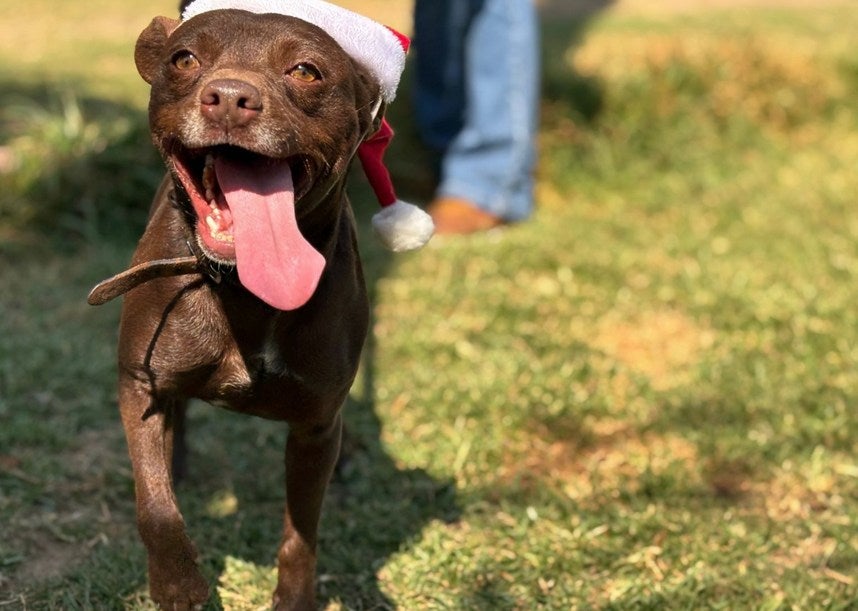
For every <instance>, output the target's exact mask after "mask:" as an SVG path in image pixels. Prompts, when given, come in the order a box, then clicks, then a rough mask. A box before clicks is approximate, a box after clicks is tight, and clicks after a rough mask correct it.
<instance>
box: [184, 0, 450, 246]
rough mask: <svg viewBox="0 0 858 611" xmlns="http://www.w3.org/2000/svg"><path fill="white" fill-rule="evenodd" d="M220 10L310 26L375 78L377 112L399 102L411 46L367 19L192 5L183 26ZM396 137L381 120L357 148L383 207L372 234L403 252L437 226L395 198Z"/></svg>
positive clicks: (268, 7) (308, 3)
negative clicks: (391, 162)
mask: <svg viewBox="0 0 858 611" xmlns="http://www.w3.org/2000/svg"><path fill="white" fill-rule="evenodd" d="M219 9H240V10H244V11H249V12H251V13H275V14H280V15H287V16H290V17H297V18H298V19H303V20H304V21H307V22H309V23H312V24H313V25H315V26H318V27H319V28H321V29H322V30H324V31H325V32H326V33H327V34H328V35H329V36H331V38H333V39H334V40H336V41H337V43H339V45H340V46H341V47H342V48H343V50H344V51H345V52H346V53H348V54H349V55H350V56H351V57H352V58H353V59H354V60H355V61H356V62H358V63H359V64H360V65H362V66H363V67H364V68H366V69H367V70H368V71H369V73H370V74H371V75H372V76H373V77H375V79H376V81H377V82H378V84H379V87H380V94H381V98H380V99H379V101H378V103H377V104H376V108H378V107H379V106H380V105H381V102H382V101H383V102H385V103H390V102H392V101H393V99H394V98H395V97H396V88H397V86H398V85H399V79H400V77H401V76H402V71H403V70H404V68H405V55H406V53H407V52H408V47H409V44H410V41H409V40H408V37H406V36H404V35H403V34H400V33H399V32H396V31H395V30H393V29H391V28H388V27H386V26H384V25H382V24H380V23H378V22H376V21H373V20H372V19H370V18H369V17H365V16H364V15H360V14H358V13H355V12H353V11H350V10H348V9H345V8H343V7H341V6H337V5H335V4H331V3H329V2H324V1H323V0H194V1H193V2H191V3H190V4H189V5H188V6H187V7H186V8H185V10H184V12H183V13H182V20H183V21H187V20H188V19H191V18H192V17H194V16H196V15H199V14H200V13H206V12H208V11H214V10H219ZM392 137H393V130H392V129H391V127H390V125H389V124H388V123H387V121H386V120H384V119H382V122H381V128H380V129H379V130H378V132H376V133H375V134H373V135H372V136H370V137H369V138H368V139H367V140H366V141H365V142H364V143H363V144H361V145H360V147H359V148H358V157H359V158H360V161H361V165H362V166H363V169H364V172H365V173H366V175H367V178H368V180H369V183H370V186H371V187H372V189H373V191H374V192H375V194H376V197H377V198H378V201H379V204H380V205H381V206H382V209H381V211H380V212H378V213H377V214H375V215H374V216H373V217H372V226H373V229H374V230H375V233H376V235H377V236H378V238H379V240H380V241H381V242H382V244H384V246H385V247H387V248H388V249H390V250H393V251H395V252H401V251H406V250H413V249H415V248H420V247H421V246H423V245H424V244H425V243H426V242H428V241H429V238H431V237H432V233H433V232H434V231H435V226H434V224H433V222H432V218H431V217H430V216H429V215H428V214H426V212H424V211H423V210H421V209H420V208H418V207H417V206H415V205H413V204H409V203H407V202H404V201H402V200H400V199H398V198H397V197H396V193H395V191H394V188H393V183H392V181H391V179H390V174H389V173H388V171H387V168H386V167H385V165H384V153H385V150H386V149H387V145H388V144H389V143H390V140H391V138H392Z"/></svg>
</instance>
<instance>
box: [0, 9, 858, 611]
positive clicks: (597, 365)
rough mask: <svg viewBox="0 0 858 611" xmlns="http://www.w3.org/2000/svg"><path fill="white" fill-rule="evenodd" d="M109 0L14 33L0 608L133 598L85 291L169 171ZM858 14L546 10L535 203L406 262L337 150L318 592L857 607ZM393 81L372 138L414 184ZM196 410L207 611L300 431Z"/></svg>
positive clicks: (128, 533) (256, 577) (239, 560)
mask: <svg viewBox="0 0 858 611" xmlns="http://www.w3.org/2000/svg"><path fill="white" fill-rule="evenodd" d="M104 9H105V10H106V11H107V10H114V11H120V12H121V14H117V15H116V16H115V19H114V20H113V21H112V22H111V23H114V22H115V29H112V28H110V27H106V26H104V24H101V25H99V30H98V32H101V31H102V30H101V29H100V28H102V27H103V26H104V27H106V29H105V30H104V31H103V33H100V34H99V37H100V38H101V39H103V40H101V39H99V40H94V42H93V47H92V48H90V49H87V50H82V51H80V53H81V54H82V55H81V59H92V60H93V62H94V63H87V62H86V61H80V62H76V61H68V62H67V67H68V71H67V72H63V70H60V67H58V66H56V65H54V64H53V63H52V62H48V61H47V60H46V59H44V58H46V57H48V56H49V55H50V53H42V52H40V53H41V54H38V53H37V54H34V55H29V56H27V57H28V58H30V59H26V61H24V60H22V62H21V63H19V64H17V65H13V64H12V63H11V61H10V60H9V59H8V58H9V57H10V56H9V55H8V54H5V53H6V52H4V55H0V58H2V60H3V63H2V65H3V69H2V71H0V72H2V75H3V79H4V80H5V81H6V83H5V85H6V86H5V87H4V88H3V91H4V92H5V93H4V94H3V95H4V96H5V97H4V98H3V104H2V118H3V122H2V124H0V134H2V144H3V149H2V150H3V151H4V154H5V157H3V156H0V161H2V160H3V159H6V160H7V161H6V162H5V165H4V164H0V165H2V166H3V168H4V169H3V170H2V172H0V194H2V195H0V198H2V199H0V236H2V246H0V260H2V265H0V286H2V287H3V290H2V291H0V314H2V315H0V338H2V340H0V528H2V532H3V536H2V537H0V609H6V608H9V609H19V608H20V609H150V608H151V603H149V602H148V599H147V597H146V595H145V589H146V584H145V560H144V556H143V552H142V546H141V545H140V543H139V541H138V540H137V536H136V533H135V531H134V526H133V523H134V520H133V490H132V487H133V485H132V481H131V478H130V471H129V464H128V460H127V457H126V455H125V449H124V441H123V438H122V433H121V430H120V425H119V421H118V417H117V414H116V410H115V407H114V398H115V389H114V378H115V373H114V365H113V358H114V357H113V353H114V342H115V329H116V324H117V317H118V308H117V307H116V305H115V304H112V305H108V306H104V307H102V308H100V309H95V308H90V307H89V306H87V305H86V303H85V299H84V297H85V294H86V291H87V290H88V288H89V287H90V286H92V285H93V284H94V283H95V282H96V281H97V280H99V279H101V278H103V277H105V276H106V275H108V274H110V273H113V272H115V271H116V270H117V269H119V268H121V267H122V265H123V264H124V262H125V261H126V260H127V258H128V256H129V254H130V251H131V248H132V247H133V243H134V236H135V235H136V232H137V231H139V229H140V223H141V222H142V217H143V215H144V214H145V207H146V206H147V205H148V199H149V197H150V194H151V192H152V190H153V188H154V184H155V183H156V181H157V178H158V174H159V166H158V162H157V160H156V159H154V157H153V156H152V153H151V151H150V147H149V144H148V142H147V137H146V134H145V117H144V115H143V112H142V108H143V107H144V105H145V99H144V98H142V97H140V96H139V95H138V93H139V90H138V89H134V87H136V85H133V86H132V85H131V83H132V81H134V73H133V66H132V65H131V62H130V59H129V60H128V61H126V62H125V64H124V65H123V66H121V67H120V66H119V65H118V63H117V65H116V66H113V67H111V66H109V65H107V64H105V63H101V61H102V60H100V59H98V57H97V54H96V53H95V51H93V49H96V50H97V49H111V48H118V45H120V44H125V42H127V41H123V40H122V39H121V38H120V35H121V36H125V35H126V34H125V31H126V26H127V27H129V28H130V25H128V24H127V23H126V22H125V21H123V19H130V15H132V14H133V15H137V16H139V19H138V21H139V22H140V23H143V24H145V22H146V21H147V20H148V18H149V17H151V13H152V11H153V10H154V9H152V7H149V6H143V5H142V3H137V2H134V3H126V4H125V5H123V7H122V8H121V9H116V8H113V9H108V8H107V7H106V3H105V7H104ZM54 10H59V9H55V8H54V7H53V5H51V4H50V3H47V2H41V1H40V0H37V1H35V2H33V3H30V4H29V5H28V7H27V8H26V11H25V13H24V15H23V16H22V19H23V18H26V19H27V20H32V21H34V22H38V20H39V18H40V16H42V15H43V14H45V13H46V12H48V11H54ZM61 10H62V11H78V12H79V13H76V14H80V15H83V11H84V10H87V11H88V10H89V9H88V8H87V9H83V8H81V7H77V8H74V7H72V5H69V6H68V7H67V6H66V5H65V4H64V5H63V8H62V9H61ZM167 10H168V9H164V10H163V11H162V12H166V11H167ZM155 12H157V11H155ZM856 22H858V15H856V14H855V12H854V10H851V8H849V7H848V5H847V4H846V3H844V4H843V5H838V4H836V3H834V4H830V5H828V4H827V5H826V6H825V7H824V8H822V7H817V6H811V5H809V6H808V8H804V9H802V8H793V9H789V10H786V9H755V10H749V9H744V10H723V11H717V12H709V11H707V12H694V11H691V12H684V13H681V14H658V13H637V12H634V11H618V12H603V13H601V14H598V15H594V16H593V17H592V18H591V19H590V20H589V21H586V22H583V21H576V20H572V21H568V22H563V23H561V22H560V21H559V18H554V19H553V20H552V22H551V23H546V24H545V29H544V33H545V45H546V52H545V57H546V66H545V68H546V75H545V80H546V82H545V97H544V104H543V129H542V133H541V135H540V148H541V165H540V170H539V186H538V199H539V210H538V213H537V214H536V216H535V217H534V218H533V219H532V220H530V221H529V222H527V223H524V224H522V225H520V226H516V227H511V228H508V229H506V230H504V231H502V232H498V233H490V234H487V235H481V236H476V237H473V238H468V239H458V240H456V239H447V240H440V239H439V240H437V241H435V242H434V243H433V244H432V245H430V246H429V247H428V248H427V249H425V250H424V251H422V252H419V253H414V254H409V255H405V256H397V257H395V258H391V257H388V256H387V255H385V254H384V253H382V252H381V251H380V250H379V248H378V247H377V246H376V245H375V244H374V243H373V241H372V239H371V238H370V237H369V232H368V231H367V229H366V221H367V219H368V217H369V215H370V213H371V206H370V205H369V204H368V203H367V201H366V200H367V199H368V198H367V197H366V189H365V185H363V183H362V181H361V180H359V179H357V180H355V181H353V182H354V188H353V191H354V199H355V202H356V206H357V208H358V214H359V217H360V219H361V224H362V229H363V235H364V236H366V237H365V239H364V240H363V241H362V249H363V252H364V258H365V260H366V263H367V268H368V271H369V281H370V288H371V292H372V294H373V302H374V329H373V337H372V340H371V342H370V345H369V346H368V349H367V352H366V354H365V358H364V363H363V369H362V373H361V375H360V377H359V380H358V383H357V384H356V386H355V389H354V391H353V393H352V398H351V400H350V404H349V405H348V406H347V412H346V413H347V420H348V427H349V437H348V440H347V448H348V452H347V460H346V461H345V463H344V464H343V467H342V469H341V471H340V473H339V475H338V477H337V479H336V481H335V482H334V483H333V484H332V488H331V492H330V495H329V497H328V499H327V503H326V506H325V515H324V518H323V527H322V542H321V558H320V569H319V572H320V579H319V586H318V588H319V593H320V597H321V600H322V601H323V602H324V604H325V605H326V606H327V608H329V609H377V608H393V607H396V608H402V609H423V608H426V609H447V608H454V609H534V608H544V609H567V608H582V609H586V608H600V609H687V608H712V609H718V608H725V609H737V608H748V609H772V610H774V609H816V608H820V609H821V608H825V609H849V608H854V605H855V600H858V585H856V580H858V536H856V529H855V523H856V519H858V463H856V458H855V456H856V449H858V448H856V445H858V444H856V433H855V431H856V430H858V427H856V425H857V424H858V423H856V419H858V416H856V411H855V409H854V406H855V403H856V388H858V371H856V369H855V363H856V360H858V354H856V346H858V337H856V334H858V324H856V322H858V321H856V309H855V305H854V304H855V303H856V300H858V289H856V286H858V285H856V282H855V280H856V275H858V239H856V238H858V222H856V219H855V215H854V198H855V193H856V192H858V174H856V172H855V170H854V168H855V167H856V164H858V112H856V110H855V107H854V103H853V100H854V99H855V96H856V94H858V63H856V62H855V59H854V57H852V53H851V50H850V47H849V46H848V44H847V43H848V42H849V41H850V40H851V38H850V37H851V33H852V32H853V31H854V29H855V27H856V26H858V23H856ZM99 23H101V22H99ZM15 24H16V22H14V21H12V22H10V24H7V25H4V26H3V29H4V30H6V29H9V30H10V32H11V33H10V36H12V35H19V34H17V33H16V32H18V31H19V30H16V28H15V27H14V26H15ZM119 24H122V25H121V27H120V25H119ZM138 25H139V24H138ZM140 27H142V26H140ZM135 28H136V29H139V27H137V26H135ZM135 28H131V29H135ZM12 30H15V31H14V32H13V31H12ZM96 33H97V32H96V31H95V30H93V31H90V33H89V35H92V36H95V34H96ZM129 40H133V34H132V35H130V38H129ZM45 44H46V45H48V46H50V45H54V48H55V49H59V48H62V50H63V51H64V52H69V47H64V46H63V44H64V43H63V42H62V41H52V42H50V43H47V42H46V43H45ZM129 44H130V43H129ZM73 48H76V47H73ZM70 59H71V58H70ZM112 61H116V60H115V58H114V59H113V60H112ZM27 62H30V63H27ZM48 64H50V65H48ZM42 67H45V70H44V71H43V72H42V71H40V70H41V68H42ZM97 70H107V71H108V74H109V75H111V76H112V77H115V78H108V79H106V78H104V75H103V74H101V73H99V72H98V71H97ZM112 71H115V72H112ZM68 75H72V77H73V78H69V77H68ZM101 81H108V82H107V83H100V82H101ZM110 82H113V83H114V84H113V85H111V84H110ZM99 83H100V84H99ZM120 83H127V84H128V85H127V86H126V85H125V84H121V85H120ZM135 91H137V92H138V93H134V92H135ZM407 105H408V104H407V96H402V99H401V100H400V101H398V102H397V105H395V106H394V107H393V109H392V112H393V113H394V119H395V121H396V122H397V124H398V125H400V126H401V127H400V130H399V131H400V139H399V141H398V142H397V143H396V147H397V152H396V154H394V155H392V156H391V157H392V158H393V161H394V165H393V170H394V173H396V174H398V175H400V176H401V177H402V179H403V181H404V183H405V185H406V188H407V189H409V190H410V191H411V193H409V195H413V196H415V197H418V198H419V197H420V196H421V195H425V185H426V183H427V181H428V177H427V174H426V173H425V171H424V170H423V166H422V165H421V163H420V160H421V159H422V158H423V157H422V153H421V151H420V150H419V148H418V147H417V145H416V143H415V142H414V140H413V138H412V137H411V132H410V130H409V127H408V122H407V121H408V108H407ZM21 108H28V109H29V110H28V112H21V111H20V109H21ZM34 109H35V110H34ZM13 110H14V112H13ZM96 178H97V179H98V180H96ZM191 427H192V437H191V469H192V474H191V477H190V481H189V482H188V483H187V484H186V485H185V486H184V487H183V488H182V490H181V491H180V498H181V501H182V505H183V509H184V512H185V516H186V519H187V522H188V524H189V527H190V529H191V531H192V535H193V537H194V538H195V540H196V541H197V542H198V544H199V546H200V548H201V551H202V561H203V568H204V571H205V573H206V574H207V575H208V577H209V578H210V579H211V580H212V582H213V583H216V584H217V589H216V595H215V596H214V597H213V600H212V602H211V603H210V605H209V608H211V609H220V608H224V609H260V608H266V605H267V603H268V600H269V595H270V591H271V589H272V587H273V571H272V568H271V567H272V565H273V556H274V551H275V550H274V546H275V543H276V539H277V533H278V531H279V523H280V517H279V514H280V511H281V506H282V503H283V491H282V486H281V483H280V478H281V476H280V472H279V470H278V468H277V467H275V465H278V466H279V464H280V462H281V453H282V444H283V439H284V431H283V430H282V428H281V427H279V426H276V425H271V424H269V423H266V422H263V421H258V420H252V419H249V418H243V417H240V416H236V415H232V414H228V413H225V412H223V411H221V410H214V409H210V408H207V407H205V406H202V405H201V406H199V407H198V408H197V409H195V410H194V411H193V412H192V422H191Z"/></svg>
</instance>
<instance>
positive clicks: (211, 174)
mask: <svg viewBox="0 0 858 611" xmlns="http://www.w3.org/2000/svg"><path fill="white" fill-rule="evenodd" d="M214 187H215V171H214V157H212V156H211V154H209V155H206V164H205V166H204V167H203V188H205V190H206V199H207V200H212V199H214Z"/></svg>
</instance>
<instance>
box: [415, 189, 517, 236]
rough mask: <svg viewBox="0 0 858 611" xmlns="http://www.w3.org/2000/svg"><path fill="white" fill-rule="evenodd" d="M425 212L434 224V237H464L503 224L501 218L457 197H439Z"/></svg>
mask: <svg viewBox="0 0 858 611" xmlns="http://www.w3.org/2000/svg"><path fill="white" fill-rule="evenodd" d="M426 212H428V213H429V216H431V217H432V220H433V221H434V222H435V234H436V235H457V234H458V235H464V234H468V233H476V232H478V231H486V230H488V229H492V228H493V227H497V226H498V225H502V224H503V219H502V218H500V217H498V216H495V215H494V214H491V213H489V212H486V211H485V210H481V209H480V208H479V207H477V206H476V205H475V204H474V203H473V202H471V201H468V200H466V199H460V198H458V197H439V198H438V199H436V200H435V201H433V202H432V203H431V204H429V206H428V207H427V208H426Z"/></svg>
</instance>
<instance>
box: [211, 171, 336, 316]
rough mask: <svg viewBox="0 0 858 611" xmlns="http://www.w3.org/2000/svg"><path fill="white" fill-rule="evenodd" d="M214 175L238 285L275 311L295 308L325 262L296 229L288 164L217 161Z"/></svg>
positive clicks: (306, 296) (308, 294)
mask: <svg viewBox="0 0 858 611" xmlns="http://www.w3.org/2000/svg"><path fill="white" fill-rule="evenodd" d="M215 172H216V173H217V180H218V183H219V184H220V188H221V190H222V191H223V194H224V197H225V198H226V201H227V203H228V204H229V208H230V211H231V212H232V220H233V237H234V238H235V259H236V265H237V266H238V278H239V280H240V281H241V284H243V285H244V287H245V288H246V289H247V290H249V291H250V292H251V293H253V294H254V295H256V296H257V297H259V298H260V299H261V300H262V301H264V302H266V303H267V304H269V305H271V306H273V307H275V308H277V309H279V310H294V309H296V308H300V307H301V306H302V305H304V304H305V303H307V301H309V299H310V297H312V296H313V292H314V291H315V290H316V286H317V285H318V284H319V278H320V277H321V276H322V270H323V269H324V267H325V258H324V257H323V256H322V255H321V253H319V252H318V251H317V250H316V249H315V248H313V247H312V246H311V245H310V243H309V242H307V240H305V239H304V236H302V235H301V232H300V231H299V229H298V222H297V221H296V220H295V191H294V188H293V186H292V173H291V172H290V171H289V165H288V164H287V163H280V164H278V165H270V164H259V165H249V164H240V163H235V162H233V161H231V160H229V159H223V158H222V157H218V158H217V159H215Z"/></svg>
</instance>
